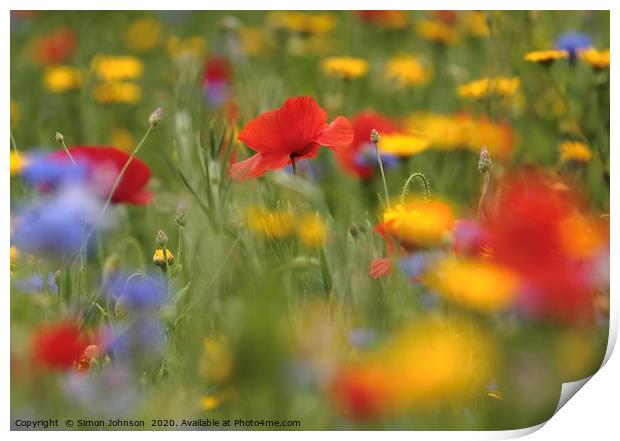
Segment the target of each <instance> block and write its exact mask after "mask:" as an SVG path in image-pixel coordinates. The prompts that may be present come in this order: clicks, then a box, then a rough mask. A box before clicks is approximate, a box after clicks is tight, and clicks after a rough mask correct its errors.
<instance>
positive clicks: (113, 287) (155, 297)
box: [106, 273, 166, 310]
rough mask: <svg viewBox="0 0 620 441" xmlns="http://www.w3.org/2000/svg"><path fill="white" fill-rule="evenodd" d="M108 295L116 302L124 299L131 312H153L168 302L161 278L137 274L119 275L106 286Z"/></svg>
mask: <svg viewBox="0 0 620 441" xmlns="http://www.w3.org/2000/svg"><path fill="white" fill-rule="evenodd" d="M106 285H107V286H106V292H107V295H108V296H109V297H110V298H111V299H112V300H114V301H117V300H119V299H122V302H123V304H124V306H126V307H128V308H129V309H131V310H152V309H157V308H159V307H161V306H162V305H163V304H164V302H165V300H166V286H165V283H164V281H163V280H162V279H161V277H157V276H153V277H151V276H148V275H146V274H139V273H135V274H132V275H130V276H127V275H126V274H117V275H115V276H113V277H112V278H111V279H110V280H109V281H108V282H107V284H106Z"/></svg>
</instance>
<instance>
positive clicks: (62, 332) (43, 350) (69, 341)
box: [31, 321, 89, 370]
mask: <svg viewBox="0 0 620 441" xmlns="http://www.w3.org/2000/svg"><path fill="white" fill-rule="evenodd" d="M88 344H89V342H88V339H87V338H86V337H85V336H84V335H83V334H82V333H81V332H80V330H79V329H78V327H77V326H76V325H75V324H74V323H72V322H69V321H63V322H59V323H56V324H52V325H48V326H45V327H43V328H41V329H39V330H38V332H37V333H36V334H35V335H34V337H33V339H32V347H31V349H32V358H33V361H34V362H35V363H36V365H37V366H38V367H43V368H48V369H57V370H67V369H71V368H73V367H74V366H75V363H76V362H77V361H78V359H79V358H80V356H81V355H82V354H83V353H84V350H85V349H86V347H87V346H88Z"/></svg>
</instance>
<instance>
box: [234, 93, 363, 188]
mask: <svg viewBox="0 0 620 441" xmlns="http://www.w3.org/2000/svg"><path fill="white" fill-rule="evenodd" d="M238 139H239V140H240V141H242V142H244V143H245V144H246V145H247V146H248V147H250V148H251V149H252V150H255V151H256V152H258V153H257V154H256V155H254V156H252V157H251V158H249V159H246V160H245V161H241V162H238V163H236V164H233V165H232V167H231V168H230V175H231V176H232V178H233V179H234V180H237V181H239V180H243V179H248V178H257V177H259V176H262V175H263V174H264V173H265V172H266V171H267V170H270V169H272V170H273V169H278V168H282V167H285V166H286V165H288V164H291V162H292V161H296V160H300V159H304V158H312V157H314V156H315V155H316V154H317V152H318V150H319V147H320V146H325V147H329V148H331V149H333V150H336V151H338V150H340V149H345V148H347V147H349V145H350V144H351V142H352V141H353V129H352V128H351V123H350V122H349V120H347V119H346V118H344V117H342V116H339V117H337V118H336V119H335V120H334V121H333V122H332V123H331V124H327V113H325V111H324V110H323V109H322V108H321V107H320V106H319V105H318V104H317V102H316V101H315V100H314V99H313V98H310V97H298V98H289V99H288V100H286V101H285V102H284V104H283V105H282V107H280V108H279V109H276V110H271V111H269V112H265V113H262V114H261V115H259V116H258V118H256V119H254V120H252V121H250V122H249V123H248V124H247V125H246V126H245V127H244V128H243V130H242V131H241V133H240V134H239V137H238Z"/></svg>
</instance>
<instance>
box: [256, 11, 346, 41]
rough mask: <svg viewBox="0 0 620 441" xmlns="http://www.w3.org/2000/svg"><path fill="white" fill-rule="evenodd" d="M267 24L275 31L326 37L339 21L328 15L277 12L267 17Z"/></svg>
mask: <svg viewBox="0 0 620 441" xmlns="http://www.w3.org/2000/svg"><path fill="white" fill-rule="evenodd" d="M267 23H268V25H269V26H271V27H273V28H275V29H283V30H286V31H288V32H296V33H299V34H304V35H325V34H328V33H330V32H331V31H332V30H333V29H334V28H335V27H336V24H337V23H338V19H337V18H336V17H335V16H334V15H332V14H328V13H319V14H308V13H304V12H297V11H276V12H272V13H270V14H269V15H268V16H267Z"/></svg>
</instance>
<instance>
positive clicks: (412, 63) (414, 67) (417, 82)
mask: <svg viewBox="0 0 620 441" xmlns="http://www.w3.org/2000/svg"><path fill="white" fill-rule="evenodd" d="M431 77H432V69H431V68H430V67H427V66H425V65H424V64H423V63H422V61H421V60H420V58H419V57H416V56H413V55H401V56H396V57H392V58H390V59H389V60H388V62H387V65H386V66H385V78H386V79H387V80H388V81H391V82H394V83H396V84H397V85H398V86H401V87H407V86H421V85H424V84H426V83H428V82H429V80H430V79H431Z"/></svg>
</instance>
